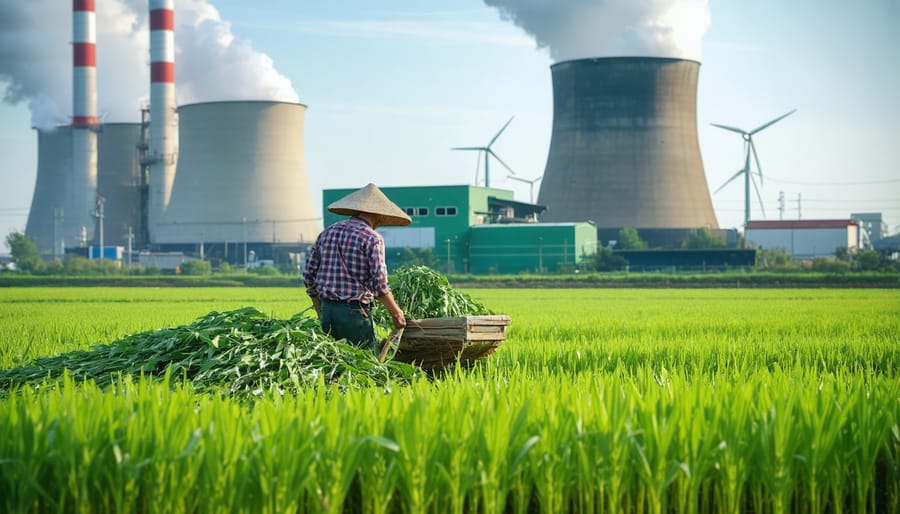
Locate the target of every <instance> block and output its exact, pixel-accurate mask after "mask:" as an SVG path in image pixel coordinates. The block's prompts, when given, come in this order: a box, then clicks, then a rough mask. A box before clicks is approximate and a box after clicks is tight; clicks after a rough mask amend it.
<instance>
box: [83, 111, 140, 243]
mask: <svg viewBox="0 0 900 514" xmlns="http://www.w3.org/2000/svg"><path fill="white" fill-rule="evenodd" d="M140 142H141V124H140V123H106V124H104V125H103V126H102V129H101V131H100V132H99V134H98V137H97V149H98V154H99V156H98V159H97V188H98V190H99V193H100V196H102V197H103V198H104V199H105V203H104V206H103V214H104V219H103V244H104V245H105V246H125V247H127V246H128V244H127V241H128V236H127V234H128V231H129V228H130V229H131V231H132V232H133V233H135V234H136V233H137V232H139V230H140V225H139V223H140V214H141V204H140V202H141V196H140V192H141V190H140V187H141V161H140V153H139V151H138V145H139V144H140ZM94 235H95V238H94V239H95V241H94V243H95V244H96V243H98V241H97V237H96V236H97V233H96V232H95V233H94Z"/></svg>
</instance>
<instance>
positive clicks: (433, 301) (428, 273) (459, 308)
mask: <svg viewBox="0 0 900 514" xmlns="http://www.w3.org/2000/svg"><path fill="white" fill-rule="evenodd" d="M388 282H389V283H390V286H391V293H393V295H394V301H396V302H397V305H398V306H399V307H400V309H402V310H403V314H404V315H405V316H406V319H424V318H456V317H460V316H482V315H487V314H493V312H492V311H490V310H489V309H488V308H487V307H485V305H484V304H482V303H481V302H479V301H477V300H475V299H473V298H472V297H471V296H469V295H467V294H466V293H463V292H462V291H459V290H457V289H454V288H453V286H451V285H450V281H449V280H448V279H447V277H446V276H444V275H442V274H441V273H439V272H437V271H435V270H433V269H431V268H429V267H427V266H407V267H403V268H399V269H398V270H397V271H396V272H394V273H393V274H391V276H390V277H389V279H388ZM372 319H373V320H374V321H375V323H377V324H378V325H379V326H381V327H387V328H390V327H391V326H392V324H391V323H392V322H391V315H390V313H388V311H387V309H385V308H384V306H383V305H381V304H380V303H379V304H377V305H376V306H375V308H374V309H373V313H372Z"/></svg>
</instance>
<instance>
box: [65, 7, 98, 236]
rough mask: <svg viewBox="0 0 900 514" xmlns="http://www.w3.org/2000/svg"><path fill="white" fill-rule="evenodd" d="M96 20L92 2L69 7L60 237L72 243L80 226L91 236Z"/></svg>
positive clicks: (94, 186)
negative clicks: (67, 144) (66, 154)
mask: <svg viewBox="0 0 900 514" xmlns="http://www.w3.org/2000/svg"><path fill="white" fill-rule="evenodd" d="M96 24H97V21H96V15H95V14H94V0H74V1H73V4H72V65H73V68H72V168H71V170H70V171H69V173H68V176H67V177H66V179H65V191H66V193H65V202H64V203H65V206H64V210H63V220H64V221H63V234H61V237H62V238H63V240H67V241H68V242H71V241H73V240H74V239H75V238H76V237H77V236H78V233H79V232H80V231H81V229H82V227H84V228H85V229H86V230H87V234H88V238H89V239H90V238H92V237H93V232H94V219H93V217H92V215H91V212H92V211H93V209H94V206H95V202H96V195H97V129H98V126H99V123H100V121H99V120H98V119H97V47H96V41H97V36H96V34H97V25H96Z"/></svg>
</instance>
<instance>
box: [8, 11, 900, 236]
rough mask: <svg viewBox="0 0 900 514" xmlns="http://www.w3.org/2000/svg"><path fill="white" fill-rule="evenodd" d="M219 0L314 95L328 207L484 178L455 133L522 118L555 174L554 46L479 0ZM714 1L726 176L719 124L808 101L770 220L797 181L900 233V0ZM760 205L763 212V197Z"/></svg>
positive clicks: (734, 186) (711, 66)
mask: <svg viewBox="0 0 900 514" xmlns="http://www.w3.org/2000/svg"><path fill="white" fill-rule="evenodd" d="M178 2H179V0H176V3H178ZM210 3H211V4H212V5H213V6H214V7H216V8H217V9H218V11H219V13H220V15H221V18H222V19H223V20H224V21H226V22H228V23H230V27H231V31H232V33H233V34H234V36H235V37H236V38H239V39H241V40H244V41H245V42H247V43H249V44H250V45H252V47H253V49H254V50H256V51H257V52H260V53H263V54H266V55H267V56H268V57H269V58H271V59H272V62H273V65H274V67H275V69H276V70H277V71H278V72H280V73H281V74H282V75H283V76H284V77H286V78H287V79H289V80H290V82H291V84H292V85H293V88H294V90H295V91H296V92H297V94H298V96H299V99H300V102H302V103H304V104H306V105H307V106H308V111H307V114H306V120H305V123H306V126H305V145H306V160H307V169H308V173H309V181H310V186H311V190H312V194H313V198H312V201H313V202H314V203H315V204H316V206H317V212H320V204H321V190H322V189H323V188H337V187H359V186H362V185H364V184H365V183H367V182H369V181H372V182H375V183H376V184H379V185H382V186H398V185H409V184H462V183H472V182H473V181H474V179H475V170H476V154H475V153H470V152H453V151H451V150H450V148H451V147H453V146H477V145H483V144H486V143H487V142H488V141H489V140H490V138H491V137H493V135H494V134H495V133H496V131H497V130H498V129H499V128H500V127H501V126H502V125H503V124H504V123H505V122H506V121H507V120H508V119H509V118H510V117H511V116H515V119H514V120H513V122H512V123H511V124H510V125H509V127H508V128H507V129H506V131H505V132H504V134H503V135H502V136H501V137H500V138H499V139H498V140H497V142H496V144H495V145H494V149H495V151H496V152H497V153H498V154H499V155H500V156H501V157H502V158H503V160H504V161H505V162H507V163H508V164H509V165H510V166H511V167H512V168H513V169H514V170H515V171H516V173H517V174H518V175H519V176H521V177H523V178H527V179H531V178H535V177H537V176H539V175H541V174H542V173H543V171H544V165H545V163H546V158H547V149H548V147H549V143H550V130H551V124H552V90H551V84H550V69H549V67H550V65H551V64H552V62H553V61H552V59H551V57H550V54H549V52H548V51H547V50H546V49H538V48H536V46H535V42H534V39H533V38H532V37H531V36H530V35H528V34H526V33H525V32H523V31H522V30H521V29H519V28H518V27H516V26H515V25H514V24H513V23H511V22H510V21H507V20H504V19H502V18H501V16H500V14H499V13H498V11H497V10H496V9H494V8H492V7H489V6H487V5H485V4H484V3H482V2H481V1H480V0H455V1H447V0H427V1H416V2H412V1H407V2H400V1H389V2H366V1H362V0H345V1H341V2H296V1H290V0H268V1H266V2H245V1H237V0H228V1H226V0H210ZM709 12H710V20H711V24H710V26H709V29H708V30H707V31H706V33H705V35H704V37H703V40H702V41H703V43H702V57H701V62H702V65H701V69H700V79H699V91H698V112H697V117H698V126H699V137H700V147H701V152H702V155H703V160H704V167H705V171H706V177H707V181H708V183H709V186H710V192H711V193H712V191H714V190H715V189H717V188H718V187H719V186H720V185H722V184H723V183H724V182H725V181H726V180H727V179H728V178H729V177H731V176H732V175H733V174H734V173H735V172H736V171H737V170H738V169H739V168H740V167H741V166H742V165H743V154H742V148H741V139H740V136H739V135H737V134H733V133H730V132H726V131H723V130H721V129H718V128H714V127H711V126H710V123H721V124H725V125H731V126H737V127H741V128H747V129H750V128H755V127H757V126H759V125H761V124H763V123H765V122H767V121H769V120H770V119H772V118H775V117H777V116H779V115H781V114H783V113H785V112H787V111H789V110H791V109H795V108H796V109H797V112H796V113H795V114H794V115H792V116H790V117H788V118H786V119H785V120H783V121H781V122H779V123H778V124H776V125H773V126H772V127H770V128H768V129H766V130H765V131H763V132H761V133H759V135H758V136H757V137H756V138H755V141H756V144H757V150H758V151H759V156H760V160H761V163H762V167H763V173H764V175H765V179H764V182H763V186H762V188H761V194H762V197H763V202H764V207H765V218H766V219H778V218H779V210H778V196H779V193H781V192H783V193H784V196H785V200H786V202H785V210H784V212H783V216H784V218H785V219H796V218H797V217H798V214H799V215H800V216H801V217H802V218H804V219H813V218H820V219H821V218H847V217H849V215H850V213H851V212H882V213H883V214H884V217H885V221H886V222H887V223H888V225H889V231H890V233H896V232H898V228H900V130H898V120H900V52H898V50H897V49H900V2H897V1H896V0H865V1H860V2H846V1H837V0H826V1H811V0H799V1H797V0H793V1H791V2H782V1H777V0H764V1H757V2H725V1H723V0H713V1H712V2H711V3H710V5H709ZM177 37H178V36H177V35H176V38H177ZM60 51H61V53H62V55H64V56H66V58H67V56H68V55H69V53H68V52H69V51H70V50H69V48H68V47H64V48H62V49H61V50H60ZM98 64H99V66H102V61H101V62H99V63H98ZM59 80H61V81H71V75H70V74H68V73H66V74H64V75H63V76H61V77H60V78H59ZM100 94H101V95H102V94H103V92H102V91H100ZM214 99H215V98H210V100H214ZM30 117H31V115H30V113H29V111H28V109H27V106H26V105H24V104H22V103H19V104H17V105H10V104H9V103H5V104H2V105H0V229H2V232H3V235H4V236H5V234H7V233H9V232H10V231H11V230H19V231H24V229H25V224H26V221H27V213H28V207H29V205H30V202H31V196H32V194H33V190H34V179H35V170H36V152H37V149H36V136H35V133H34V132H33V131H32V130H31V129H30ZM125 118H126V119H118V120H115V121H138V114H137V110H136V109H135V111H134V117H133V118H131V119H127V115H126V116H125ZM111 121H112V120H111ZM491 182H492V186H494V187H504V188H508V189H512V190H514V191H515V192H516V195H517V198H518V199H520V200H525V201H527V200H528V194H529V191H528V189H529V188H528V185H527V184H524V183H520V182H516V181H513V180H508V179H506V178H505V174H501V173H500V169H499V167H497V166H494V167H492V181H491ZM535 195H537V189H535ZM798 196H799V198H800V202H799V204H800V211H799V212H798V201H797V199H798ZM712 200H713V206H714V208H715V211H716V216H717V218H718V221H719V225H720V226H721V227H724V228H730V227H739V226H740V225H741V223H742V221H743V187H742V184H741V181H735V182H732V183H731V184H729V185H728V186H727V187H726V188H724V189H723V190H722V191H720V192H718V193H715V194H712ZM752 217H753V219H762V218H763V214H762V212H761V211H760V208H759V205H758V204H757V203H756V202H755V201H754V204H753V216H752ZM5 251H7V249H6V247H5V245H4V246H3V247H2V248H0V252H5Z"/></svg>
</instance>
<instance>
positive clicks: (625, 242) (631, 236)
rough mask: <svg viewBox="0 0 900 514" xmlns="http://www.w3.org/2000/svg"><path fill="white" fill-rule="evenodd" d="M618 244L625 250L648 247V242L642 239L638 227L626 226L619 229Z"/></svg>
mask: <svg viewBox="0 0 900 514" xmlns="http://www.w3.org/2000/svg"><path fill="white" fill-rule="evenodd" d="M616 246H617V247H619V248H621V249H623V250H643V249H645V248H647V242H646V241H644V240H642V239H641V237H640V236H639V235H638V231H637V229H635V228H631V227H626V228H623V229H621V230H619V239H618V240H617V241H616Z"/></svg>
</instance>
